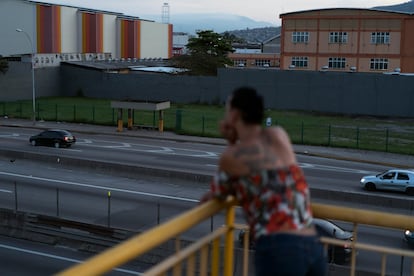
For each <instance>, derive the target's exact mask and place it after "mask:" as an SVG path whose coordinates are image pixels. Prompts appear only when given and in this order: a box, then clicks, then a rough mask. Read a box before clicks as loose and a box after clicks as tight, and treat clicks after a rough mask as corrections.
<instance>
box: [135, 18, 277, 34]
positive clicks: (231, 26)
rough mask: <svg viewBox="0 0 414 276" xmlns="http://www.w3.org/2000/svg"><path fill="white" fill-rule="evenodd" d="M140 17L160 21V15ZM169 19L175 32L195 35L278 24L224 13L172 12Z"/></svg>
mask: <svg viewBox="0 0 414 276" xmlns="http://www.w3.org/2000/svg"><path fill="white" fill-rule="evenodd" d="M140 17H141V18H144V19H151V20H155V21H158V22H160V16H159V15H156V16H155V15H144V16H140ZM275 20H276V18H275ZM169 21H170V23H171V24H173V31H174V32H184V33H188V34H193V35H194V34H196V32H197V31H198V30H212V31H214V32H216V33H222V32H225V31H229V30H242V29H252V28H263V27H275V26H276V24H272V23H270V22H264V21H255V20H253V19H251V18H248V17H246V16H240V15H234V14H224V13H222V14H220V13H205V14H204V13H194V14H188V13H186V14H171V15H170V20H169Z"/></svg>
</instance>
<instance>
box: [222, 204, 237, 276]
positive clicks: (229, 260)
mask: <svg viewBox="0 0 414 276" xmlns="http://www.w3.org/2000/svg"><path fill="white" fill-rule="evenodd" d="M235 213H236V211H235V207H234V206H231V207H229V208H228V209H227V212H226V225H227V228H228V230H227V233H226V240H225V247H224V276H232V275H233V261H234V217H235Z"/></svg>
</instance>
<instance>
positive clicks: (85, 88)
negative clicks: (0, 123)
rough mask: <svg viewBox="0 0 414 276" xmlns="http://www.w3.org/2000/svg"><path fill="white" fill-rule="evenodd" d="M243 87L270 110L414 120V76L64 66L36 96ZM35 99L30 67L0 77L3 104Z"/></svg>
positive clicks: (169, 93)
mask: <svg viewBox="0 0 414 276" xmlns="http://www.w3.org/2000/svg"><path fill="white" fill-rule="evenodd" d="M241 85H249V86H252V87H255V88H257V90H258V91H259V92H260V93H262V94H263V95H264V97H265V104H266V107H267V108H274V109H280V110H306V111H317V112H322V113H337V114H345V115H372V116H396V117H411V118H412V117H414V76H406V75H384V74H372V73H340V72H309V71H295V70H293V71H284V70H283V71H281V70H272V69H221V70H219V73H218V76H217V77H207V76H204V77H191V76H177V75H168V74H163V73H145V72H137V73H130V74H114V73H104V72H101V71H99V70H92V69H86V68H82V67H76V66H72V65H69V64H62V66H61V67H58V68H44V69H36V94H37V97H41V96H59V95H61V96H76V95H78V94H79V93H81V94H82V95H84V96H88V97H96V98H107V99H117V100H126V99H129V100H141V101H165V100H169V101H171V102H172V103H224V102H225V100H226V98H227V96H228V95H229V94H230V93H231V91H232V90H233V89H234V88H236V87H238V86H241ZM30 97H31V74H30V65H29V64H28V63H18V62H10V70H9V72H7V73H6V74H5V75H1V74H0V101H12V100H17V99H28V98H30Z"/></svg>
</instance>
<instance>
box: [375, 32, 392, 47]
mask: <svg viewBox="0 0 414 276" xmlns="http://www.w3.org/2000/svg"><path fill="white" fill-rule="evenodd" d="M371 44H390V33H389V32H372V33H371Z"/></svg>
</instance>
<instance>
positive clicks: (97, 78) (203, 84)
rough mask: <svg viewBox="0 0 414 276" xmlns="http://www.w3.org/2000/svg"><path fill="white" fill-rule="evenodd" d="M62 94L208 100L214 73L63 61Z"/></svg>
mask: <svg viewBox="0 0 414 276" xmlns="http://www.w3.org/2000/svg"><path fill="white" fill-rule="evenodd" d="M61 70H62V81H63V83H62V90H61V92H62V95H64V96H74V95H77V93H79V91H81V92H82V94H83V95H84V96H88V97H96V98H107V99H119V100H127V99H128V100H141V101H165V100H170V101H171V102H173V103H198V102H202V103H211V102H212V101H214V100H216V99H217V98H218V96H219V93H218V89H217V88H218V84H217V78H216V77H190V76H171V75H167V74H162V73H131V74H112V73H102V72H100V71H96V70H89V69H83V68H76V69H75V70H74V68H73V67H72V66H70V65H65V64H63V65H62V67H61Z"/></svg>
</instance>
